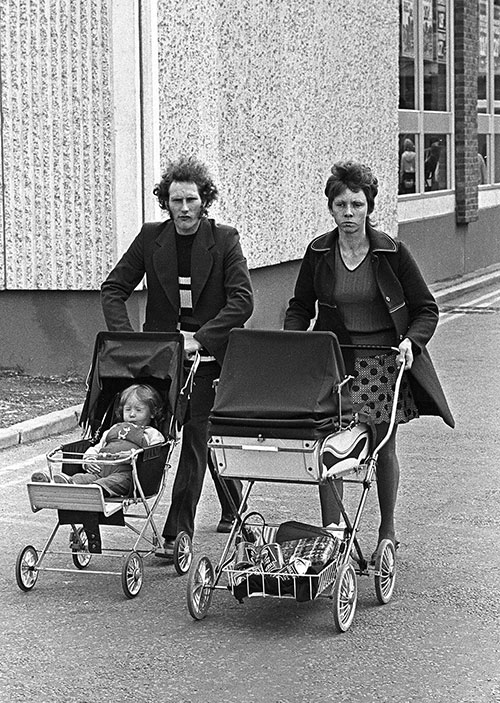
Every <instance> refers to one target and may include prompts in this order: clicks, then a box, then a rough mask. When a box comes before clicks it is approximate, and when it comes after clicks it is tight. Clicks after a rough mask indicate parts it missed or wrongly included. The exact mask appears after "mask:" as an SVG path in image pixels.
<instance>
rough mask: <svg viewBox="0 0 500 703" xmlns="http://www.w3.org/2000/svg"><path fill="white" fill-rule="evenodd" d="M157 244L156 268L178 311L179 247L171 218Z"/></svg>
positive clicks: (173, 305)
mask: <svg viewBox="0 0 500 703" xmlns="http://www.w3.org/2000/svg"><path fill="white" fill-rule="evenodd" d="M155 245H156V251H155V252H154V253H153V267H154V270H155V272H156V275H157V276H158V280H159V281H160V284H161V286H162V288H163V290H164V291H165V293H166V296H167V298H168V300H169V302H170V304H171V306H172V308H173V309H174V310H175V311H176V312H178V310H179V306H180V298H179V282H178V273H177V247H176V245H175V228H174V224H173V222H172V221H171V220H167V222H166V223H165V227H164V228H163V229H162V230H161V232H160V234H159V235H158V237H157V238H156V241H155Z"/></svg>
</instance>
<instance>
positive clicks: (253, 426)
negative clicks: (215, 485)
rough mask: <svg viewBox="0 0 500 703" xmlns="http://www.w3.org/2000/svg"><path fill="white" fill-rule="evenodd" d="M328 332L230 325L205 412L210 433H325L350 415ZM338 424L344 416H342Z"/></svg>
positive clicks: (300, 435)
mask: <svg viewBox="0 0 500 703" xmlns="http://www.w3.org/2000/svg"><path fill="white" fill-rule="evenodd" d="M344 378H345V370H344V362H343V359H342V354H341V351H340V347H339V343H338V340H337V337H336V336H335V335H334V334H333V333H332V332H300V331H283V332H282V331H268V330H247V329H234V330H232V331H231V333H230V336H229V345H228V349H227V352H226V355H225V358H224V364H223V367H222V373H221V377H220V381H219V385H218V387H217V394H216V399H215V404H214V407H213V409H212V414H211V418H210V422H211V432H212V434H232V435H237V434H242V435H244V436H248V435H252V436H253V435H256V434H259V433H261V432H262V433H263V434H267V435H268V436H269V435H270V434H272V436H274V437H279V436H281V437H297V438H308V437H311V436H313V437H314V436H324V435H326V434H329V433H331V432H333V431H335V430H336V429H338V428H339V424H340V415H342V416H343V418H344V419H347V421H349V420H350V419H351V418H352V401H351V397H350V392H349V390H348V386H347V384H346V385H344V386H343V387H342V393H341V398H342V402H341V404H340V407H339V394H338V384H339V383H340V381H342V380H343V379H344ZM342 424H343V422H342Z"/></svg>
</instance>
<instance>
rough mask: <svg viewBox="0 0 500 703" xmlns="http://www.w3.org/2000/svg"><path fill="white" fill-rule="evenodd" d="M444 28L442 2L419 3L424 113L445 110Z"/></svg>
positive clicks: (445, 51)
mask: <svg viewBox="0 0 500 703" xmlns="http://www.w3.org/2000/svg"><path fill="white" fill-rule="evenodd" d="M446 25H447V9H446V2H445V0H434V1H433V0H422V33H423V55H424V110H434V111H436V110H439V111H445V110H447V103H448V101H447V91H446V83H447V81H446V78H447V63H446V62H447V52H448V47H447V42H446Z"/></svg>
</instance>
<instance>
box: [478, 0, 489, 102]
mask: <svg viewBox="0 0 500 703" xmlns="http://www.w3.org/2000/svg"><path fill="white" fill-rule="evenodd" d="M488 45H489V42H488V2H487V0H479V62H478V69H477V99H478V111H479V112H486V111H487V110H486V108H487V99H488Z"/></svg>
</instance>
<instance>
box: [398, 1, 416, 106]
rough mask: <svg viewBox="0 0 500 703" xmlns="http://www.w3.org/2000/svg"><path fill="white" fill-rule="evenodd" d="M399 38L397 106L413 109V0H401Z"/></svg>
mask: <svg viewBox="0 0 500 703" xmlns="http://www.w3.org/2000/svg"><path fill="white" fill-rule="evenodd" d="M399 10H400V27H401V34H400V38H399V107H400V108H401V109H402V110H414V109H415V15H414V6H413V0H401V2H400V5H399Z"/></svg>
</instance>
